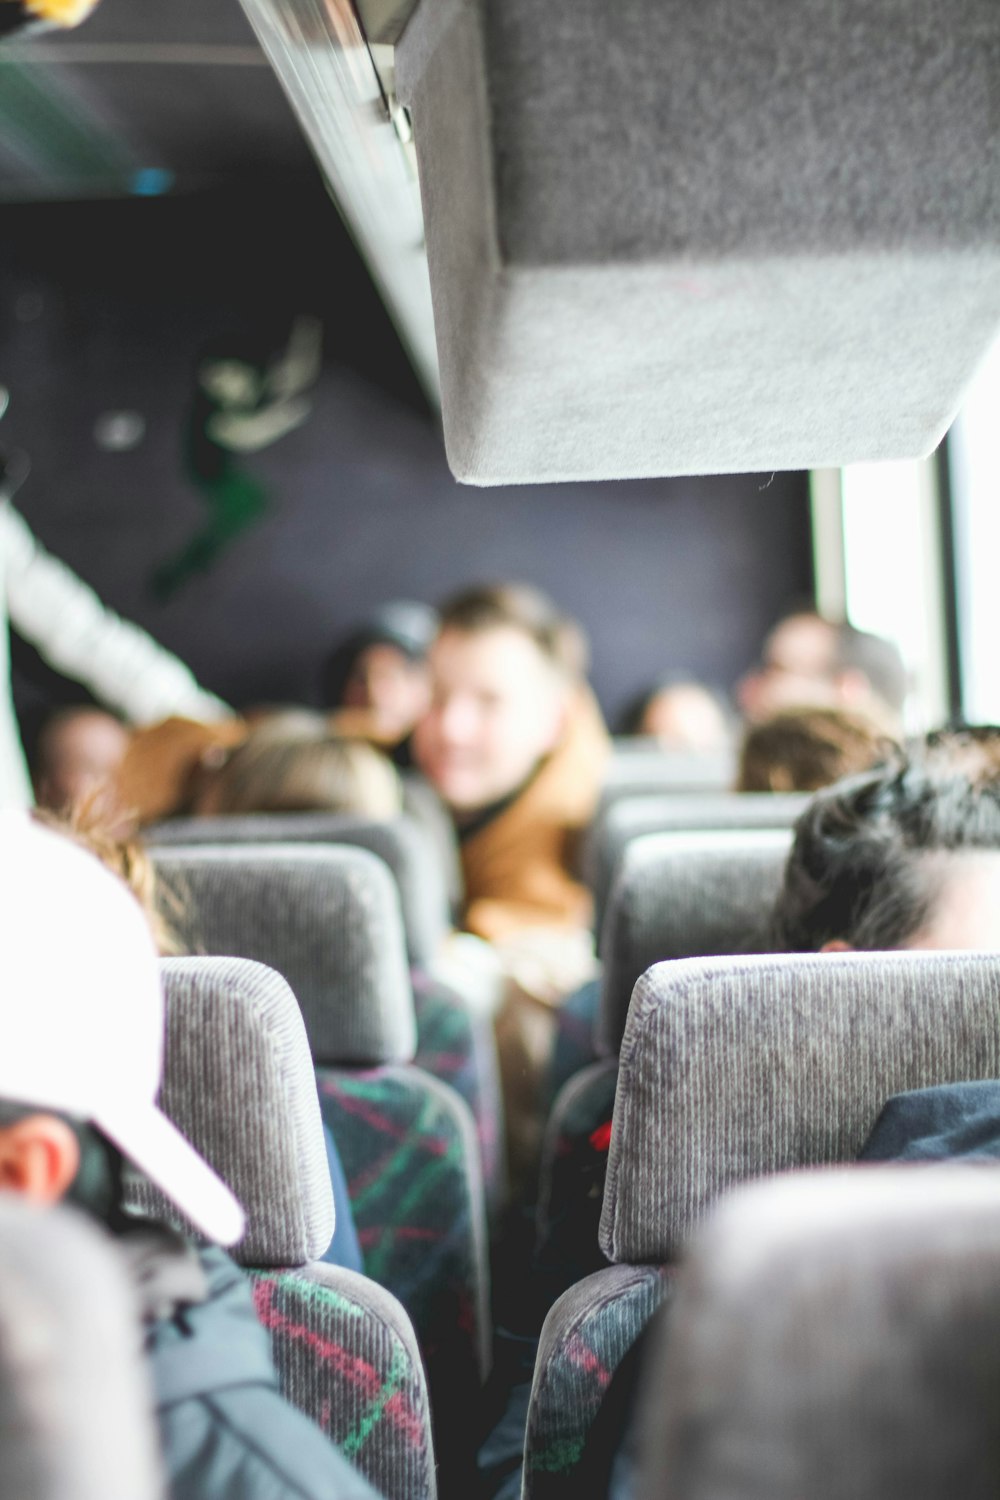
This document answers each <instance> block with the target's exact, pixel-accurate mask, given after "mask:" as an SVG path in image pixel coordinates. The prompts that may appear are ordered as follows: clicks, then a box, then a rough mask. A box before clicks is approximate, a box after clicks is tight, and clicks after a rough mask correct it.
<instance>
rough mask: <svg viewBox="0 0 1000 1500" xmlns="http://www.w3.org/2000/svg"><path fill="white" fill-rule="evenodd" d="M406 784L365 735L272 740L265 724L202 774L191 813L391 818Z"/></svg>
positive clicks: (397, 811)
mask: <svg viewBox="0 0 1000 1500" xmlns="http://www.w3.org/2000/svg"><path fill="white" fill-rule="evenodd" d="M401 808H402V790H401V787H400V781H399V777H398V775H397V774H396V771H395V768H394V767H393V765H392V763H391V761H389V760H388V759H387V757H386V756H385V755H383V754H382V752H381V751H380V750H376V749H375V747H374V746H373V745H368V744H365V743H364V741H362V740H342V739H334V738H331V737H329V736H324V737H323V738H321V739H313V738H308V737H298V738H292V739H286V738H275V736H274V734H273V733H272V732H271V730H270V729H269V728H268V727H266V726H265V727H263V728H262V729H258V730H255V731H254V732H253V733H252V734H251V735H250V736H249V737H248V738H247V739H246V740H244V742H243V744H241V745H238V746H237V747H236V748H235V749H234V750H232V751H230V752H229V753H228V754H227V755H226V756H225V758H224V759H221V761H220V762H219V763H218V764H214V765H210V766H208V767H206V768H205V769H204V770H203V771H202V772H201V775H200V776H199V778H198V781H197V786H196V790H195V792H194V795H193V799H192V803H191V811H192V812H193V813H195V814H198V815H201V816H212V815H215V814H220V813H222V814H226V813H281V812H340V813H353V814H356V815H357V816H358V817H362V818H378V819H382V818H392V817H395V815H396V814H397V813H399V812H400V811H401Z"/></svg>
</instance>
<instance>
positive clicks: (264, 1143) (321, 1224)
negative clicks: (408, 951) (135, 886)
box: [130, 958, 333, 1266]
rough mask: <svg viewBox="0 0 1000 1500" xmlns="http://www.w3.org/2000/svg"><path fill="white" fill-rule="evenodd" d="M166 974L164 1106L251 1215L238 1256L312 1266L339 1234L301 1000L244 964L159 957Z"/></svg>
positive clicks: (147, 1195) (146, 1200)
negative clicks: (331, 1238) (335, 1224)
mask: <svg viewBox="0 0 1000 1500" xmlns="http://www.w3.org/2000/svg"><path fill="white" fill-rule="evenodd" d="M162 976H163V983H164V990H165V993H166V1002H167V1030H166V1049H165V1052H164V1060H163V1084H162V1088H161V1090H160V1103H161V1106H162V1108H163V1110H164V1113H165V1114H167V1115H168V1116H169V1118H170V1119H171V1120H173V1122H174V1124H175V1125H177V1127H178V1128H179V1129H180V1130H181V1131H182V1132H183V1134H184V1135H186V1136H187V1137H188V1139H189V1140H191V1141H193V1142H194V1144H195V1145H196V1146H197V1148H198V1150H199V1151H200V1152H201V1154H202V1155H203V1156H204V1157H205V1158H206V1160H207V1161H209V1162H210V1163H211V1164H212V1166H213V1167H214V1168H215V1169H216V1171H217V1172H218V1173H219V1176H220V1177H222V1179H223V1180H224V1181H225V1182H227V1183H228V1184H229V1186H230V1187H231V1188H232V1190H233V1192H234V1193H235V1194H236V1196H237V1198H238V1199H239V1200H240V1202H241V1203H242V1204H243V1207H244V1209H245V1210H246V1214H247V1230H246V1234H245V1235H244V1237H243V1239H242V1240H241V1241H240V1243H239V1245H237V1246H236V1248H235V1250H234V1251H233V1255H234V1257H235V1258H236V1259H237V1260H239V1261H240V1262H241V1263H242V1264H243V1265H248V1266H301V1265H305V1264H306V1263H307V1262H308V1261H311V1260H315V1259H317V1258H318V1257H319V1256H320V1255H322V1254H323V1253H324V1251H325V1250H326V1248H327V1246H328V1245H329V1243H330V1237H331V1235H332V1234H333V1195H332V1192H331V1188H330V1172H329V1167H328V1165H327V1160H326V1148H325V1145H324V1141H323V1122H322V1117H321V1115H320V1108H319V1098H318V1095H317V1091H316V1077H315V1074H314V1072H313V1066H312V1059H311V1057H310V1055H309V1044H308V1042H307V1040H306V1034H305V1029H304V1027H303V1024H302V1016H301V1013H300V1011H299V1008H298V1006H297V1005H296V1003H295V996H294V995H293V994H292V992H291V990H290V989H289V988H288V985H287V984H286V983H285V981H284V980H283V979H282V977H281V975H280V974H276V973H275V972H274V971H273V970H272V969H268V968H265V966H264V965H263V964H258V963H251V962H249V961H248V960H246V959H239V958H172V959H164V960H163V962H162ZM130 1191H131V1194H132V1202H133V1203H134V1205H135V1206H136V1207H140V1208H141V1209H142V1210H143V1211H144V1212H146V1213H148V1214H150V1215H151V1216H152V1217H154V1218H161V1219H167V1220H169V1221H170V1222H174V1223H178V1222H182V1221H181V1220H180V1219H179V1216H178V1214H177V1211H176V1209H174V1208H173V1206H172V1205H171V1204H170V1203H169V1202H168V1200H167V1199H166V1198H165V1197H164V1196H163V1194H162V1193H160V1192H159V1191H158V1190H156V1189H154V1188H152V1187H150V1186H149V1185H148V1184H146V1183H142V1182H139V1181H135V1182H134V1183H133V1184H132V1185H131V1189H130Z"/></svg>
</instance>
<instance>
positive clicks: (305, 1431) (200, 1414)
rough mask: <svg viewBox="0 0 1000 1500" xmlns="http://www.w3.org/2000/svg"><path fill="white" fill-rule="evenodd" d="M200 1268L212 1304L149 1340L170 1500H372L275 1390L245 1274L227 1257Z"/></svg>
mask: <svg viewBox="0 0 1000 1500" xmlns="http://www.w3.org/2000/svg"><path fill="white" fill-rule="evenodd" d="M199 1262H200V1268H201V1271H202V1272H203V1273H204V1281H203V1282H202V1286H203V1287H204V1285H205V1283H206V1282H207V1296H205V1297H204V1299H203V1300H201V1301H184V1300H181V1301H180V1302H179V1303H178V1304H176V1305H175V1306H174V1308H173V1310H172V1312H171V1313H170V1315H168V1316H162V1317H159V1318H157V1319H156V1321H155V1322H153V1323H152V1324H151V1326H150V1328H149V1333H148V1338H147V1353H148V1357H149V1367H150V1371H151V1375H152V1381H153V1394H154V1401H155V1406H156V1417H157V1421H158V1424H159V1429H160V1437H161V1446H162V1451H163V1456H164V1463H165V1470H166V1474H167V1479H168V1483H169V1493H170V1500H375V1492H374V1491H373V1490H372V1489H371V1487H370V1486H369V1485H368V1483H367V1482H366V1481H365V1480H364V1479H363V1478H362V1477H361V1476H360V1475H359V1474H358V1473H357V1472H356V1471H355V1470H354V1469H353V1468H352V1467H351V1466H350V1464H349V1463H348V1462H347V1460H346V1459H344V1458H342V1457H341V1455H340V1454H339V1453H338V1452H337V1450H336V1448H334V1446H333V1444H332V1443H331V1442H330V1441H329V1439H328V1438H327V1437H325V1436H324V1434H323V1433H322V1432H321V1431H320V1429H319V1428H318V1427H316V1426H315V1425H314V1424H313V1423H312V1422H310V1421H309V1419H308V1418H307V1417H306V1416H305V1415H304V1414H303V1413H302V1412H300V1411H298V1410H297V1409H296V1408H295V1407H294V1406H291V1405H290V1404H289V1403H288V1402H287V1401H286V1400H285V1399H284V1397H283V1396H282V1395H281V1393H280V1391H279V1390H278V1381H277V1376H276V1374H275V1370H274V1365H273V1362H272V1359H271V1350H270V1345H269V1341H268V1337H267V1334H266V1333H265V1332H264V1330H263V1329H262V1328H261V1326H260V1324H259V1323H258V1321H257V1316H256V1313H255V1312H254V1307H253V1302H252V1300H251V1296H250V1288H249V1285H248V1283H247V1281H246V1279H245V1277H244V1276H243V1274H242V1273H241V1272H240V1271H239V1270H238V1269H237V1267H236V1266H235V1265H234V1264H233V1263H232V1261H231V1260H230V1259H229V1258H228V1256H226V1255H225V1254H224V1253H223V1252H222V1251H221V1250H215V1249H210V1250H202V1251H200V1252H199Z"/></svg>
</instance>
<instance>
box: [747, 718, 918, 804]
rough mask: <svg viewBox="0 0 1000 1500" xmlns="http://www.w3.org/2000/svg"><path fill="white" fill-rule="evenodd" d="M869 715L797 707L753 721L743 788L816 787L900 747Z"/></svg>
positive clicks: (862, 768) (876, 762)
mask: <svg viewBox="0 0 1000 1500" xmlns="http://www.w3.org/2000/svg"><path fill="white" fill-rule="evenodd" d="M898 748H899V747H898V746H897V745H896V743H895V741H894V740H892V739H890V738H889V736H888V735H887V734H886V733H885V730H884V729H883V728H882V727H881V726H880V725H879V724H876V722H875V721H874V720H873V719H870V718H869V717H868V716H867V714H862V713H853V712H851V711H849V710H848V709H843V708H797V709H796V708H791V709H786V710H784V711H783V712H782V713H777V714H775V715H774V716H773V717H772V718H770V719H764V720H762V721H761V723H759V724H751V725H750V726H749V727H748V729H747V732H746V734H745V735H744V737H743V744H742V746H741V748H740V766H739V773H738V776H737V781H736V790H737V791H738V792H816V791H819V789H820V787H824V786H829V785H830V784H831V783H832V782H834V781H840V780H841V778H842V777H844V776H853V775H855V774H856V773H857V772H858V771H868V770H870V769H871V767H872V766H876V765H879V764H880V763H881V762H882V761H885V760H888V759H889V758H890V757H891V756H892V755H893V754H894V753H895V752H897V751H898Z"/></svg>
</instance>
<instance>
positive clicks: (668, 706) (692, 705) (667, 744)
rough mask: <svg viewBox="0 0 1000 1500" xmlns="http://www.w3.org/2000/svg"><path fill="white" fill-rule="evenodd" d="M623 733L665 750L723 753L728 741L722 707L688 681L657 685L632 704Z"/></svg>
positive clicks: (705, 690)
mask: <svg viewBox="0 0 1000 1500" xmlns="http://www.w3.org/2000/svg"><path fill="white" fill-rule="evenodd" d="M622 733H623V734H637V735H644V736H649V737H650V738H652V739H655V740H658V741H659V743H660V744H661V745H662V746H663V748H664V749H665V750H690V751H694V752H698V751H712V750H725V749H727V748H728V746H729V744H730V740H731V738H732V736H731V733H730V727H729V719H728V716H727V714H726V710H725V707H724V705H723V703H722V701H721V699H720V698H719V697H718V695H717V694H716V693H713V692H712V690H711V688H707V687H705V686H704V684H703V683H700V682H695V681H694V680H693V679H691V678H687V677H677V678H671V679H668V680H667V681H665V682H661V683H660V684H659V686H657V687H655V688H653V689H652V691H651V692H648V693H644V694H643V696H642V697H641V698H640V699H639V701H638V702H637V703H634V704H633V705H632V707H631V708H630V710H629V711H628V713H627V714H626V715H625V718H624V720H623V723H622Z"/></svg>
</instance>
